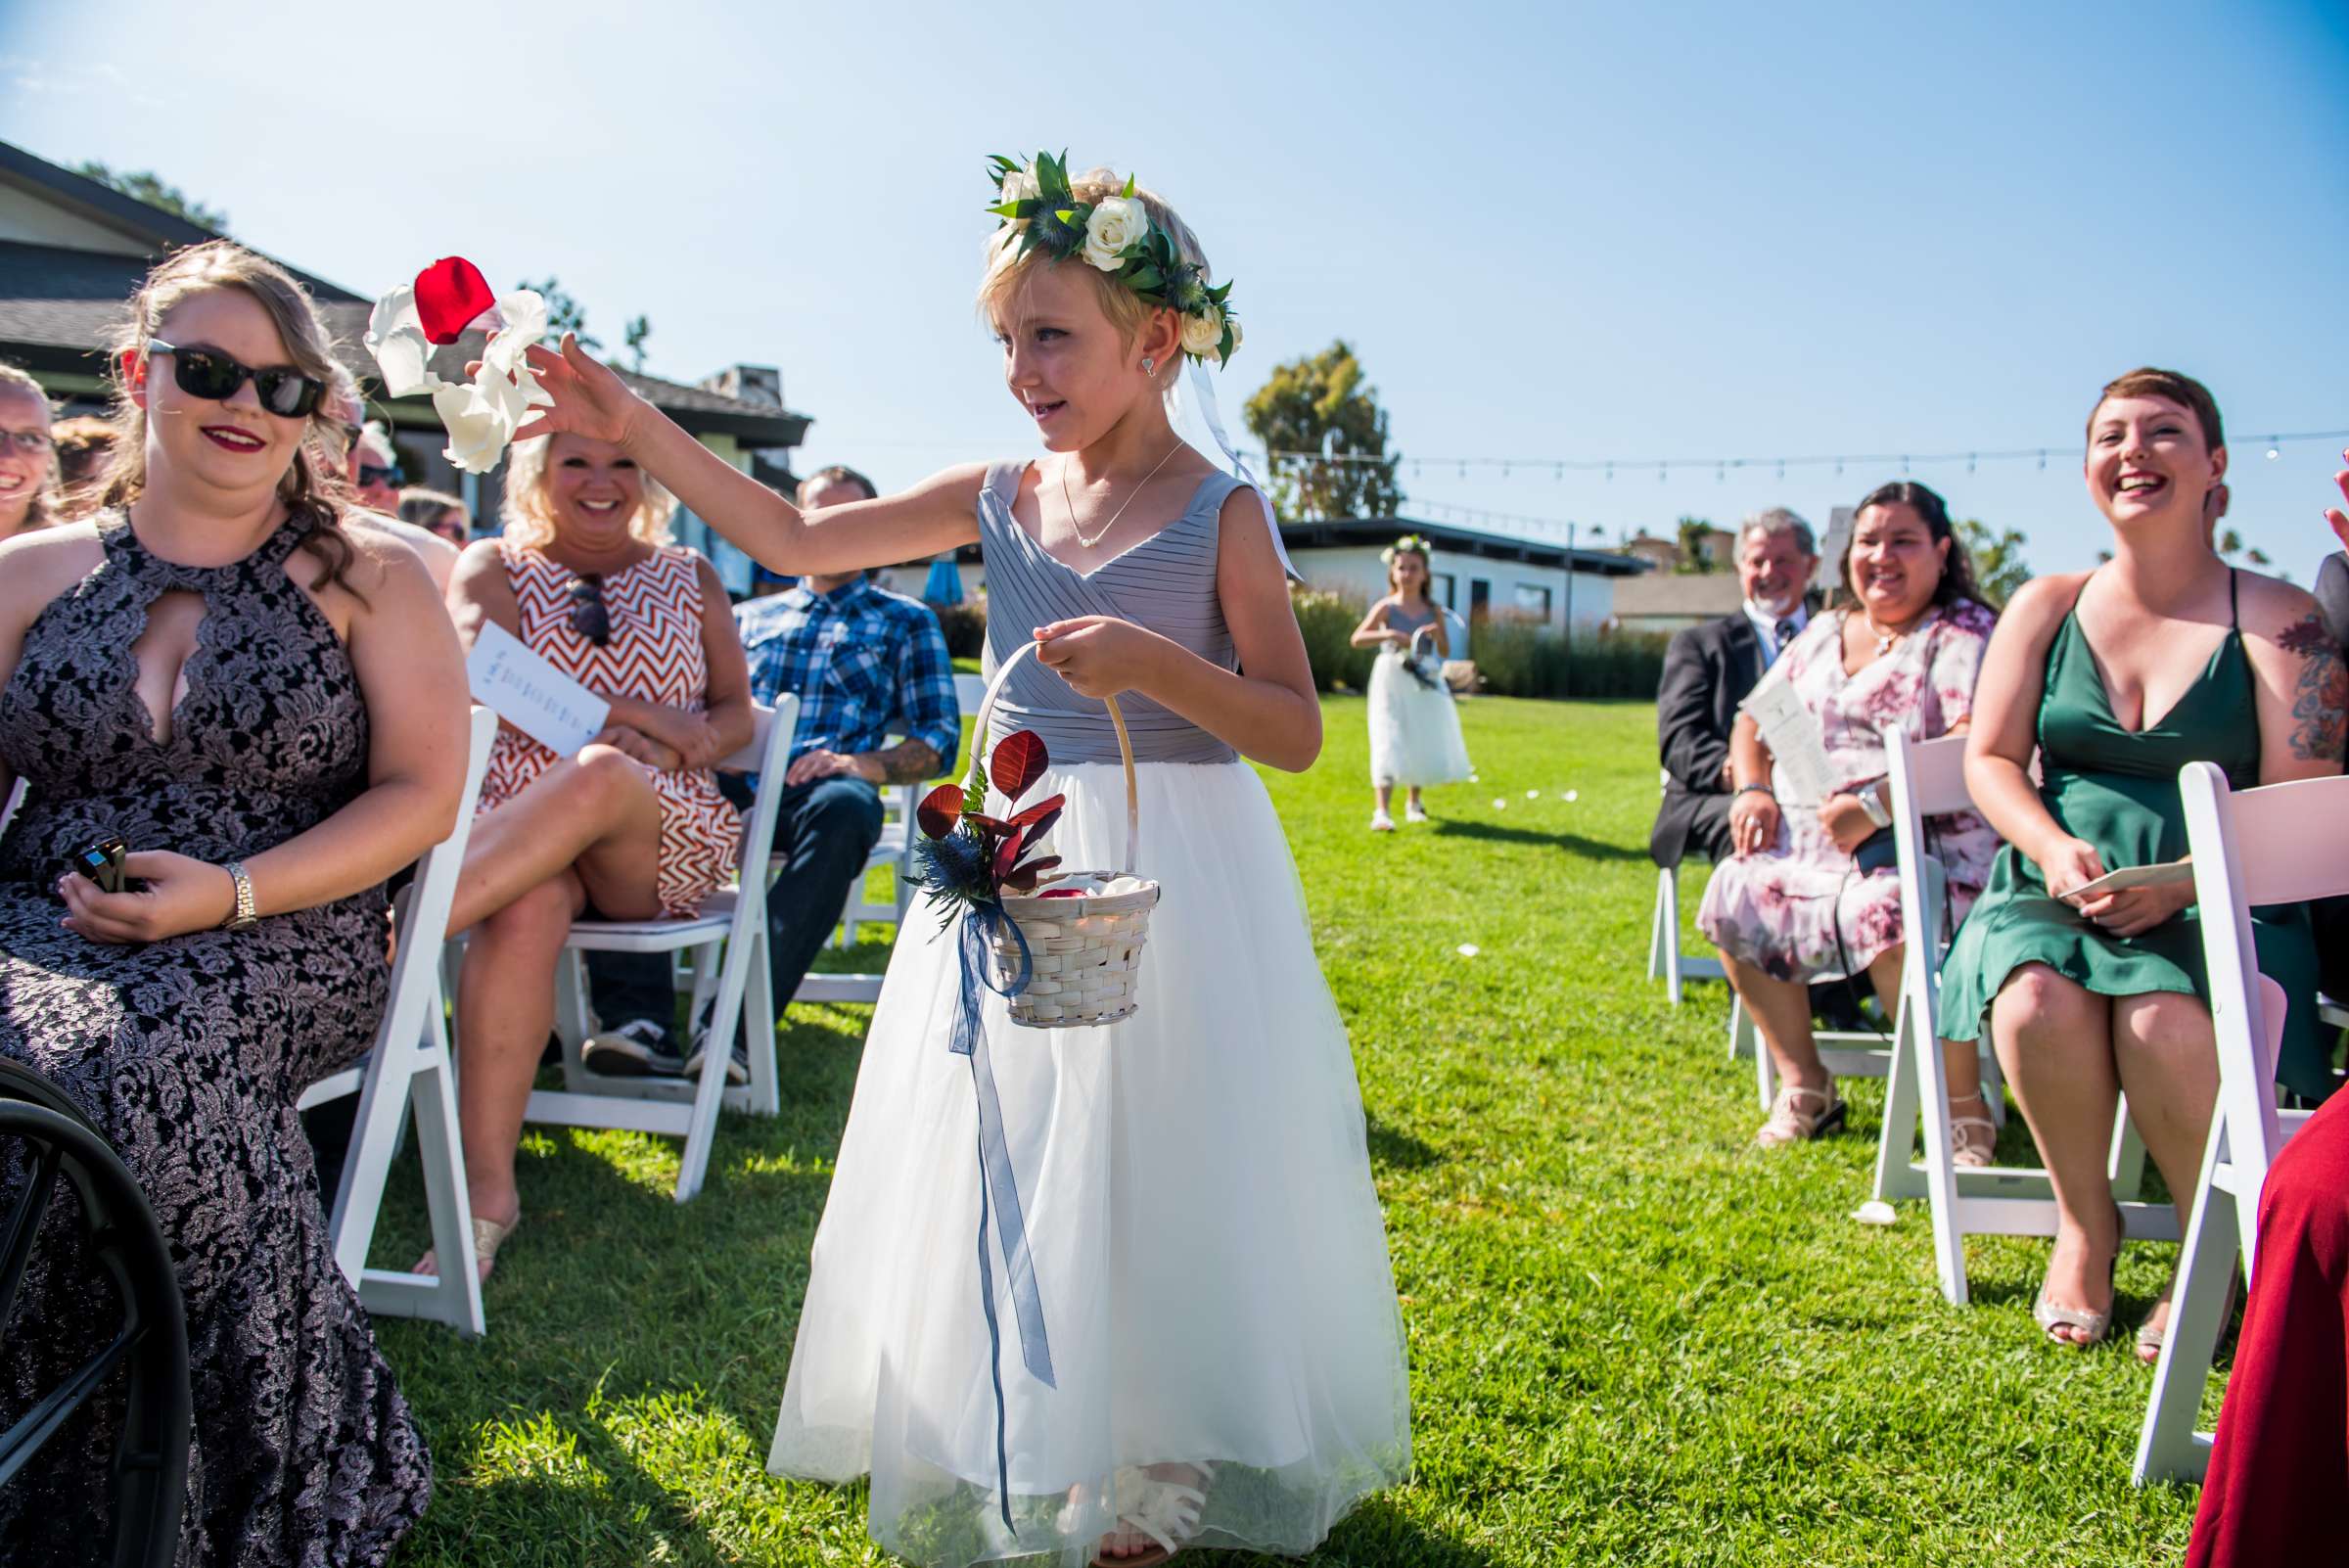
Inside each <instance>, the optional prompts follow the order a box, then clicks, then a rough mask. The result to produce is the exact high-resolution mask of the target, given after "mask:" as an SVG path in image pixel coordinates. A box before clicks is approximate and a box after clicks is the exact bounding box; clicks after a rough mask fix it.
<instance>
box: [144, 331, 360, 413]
mask: <svg viewBox="0 0 2349 1568" xmlns="http://www.w3.org/2000/svg"><path fill="white" fill-rule="evenodd" d="M147 351H148V353H149V354H151V355H153V354H169V355H170V356H171V379H172V380H173V381H175V382H177V383H179V390H180V391H181V392H186V393H187V394H188V395H189V396H190V397H202V398H204V399H206V400H207V402H215V403H225V402H227V401H228V400H229V399H230V398H231V397H234V396H235V395H236V394H237V389H238V388H239V387H242V386H244V385H245V384H246V383H247V382H248V381H250V382H252V383H253V391H254V392H258V393H260V398H261V406H262V407H263V408H265V409H267V410H268V411H269V412H270V413H272V414H275V415H277V416H278V417H279V418H281V419H307V418H309V417H310V415H311V414H313V413H315V412H316V411H317V408H318V403H319V400H320V399H321V398H323V397H324V396H325V395H326V383H325V382H323V381H319V380H318V379H316V378H315V377H312V376H305V375H303V374H302V373H301V372H300V371H299V370H297V369H295V368H294V367H293V366H292V365H276V366H272V367H271V368H269V369H267V370H255V369H253V367H252V366H251V365H248V364H245V363H244V362H242V361H240V360H237V359H232V358H230V357H229V356H228V355H227V354H224V353H222V352H221V351H220V350H219V349H217V348H184V349H183V348H175V347H173V346H171V345H169V344H167V343H165V342H163V341H162V340H161V338H151V339H149V340H148V343H147Z"/></svg>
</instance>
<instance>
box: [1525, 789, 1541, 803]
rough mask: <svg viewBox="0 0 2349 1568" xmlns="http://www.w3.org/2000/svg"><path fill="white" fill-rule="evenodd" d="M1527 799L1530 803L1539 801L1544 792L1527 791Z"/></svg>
mask: <svg viewBox="0 0 2349 1568" xmlns="http://www.w3.org/2000/svg"><path fill="white" fill-rule="evenodd" d="M1525 798H1526V799H1527V800H1529V801H1538V800H1540V799H1542V792H1541V791H1540V790H1527V791H1526V792H1525Z"/></svg>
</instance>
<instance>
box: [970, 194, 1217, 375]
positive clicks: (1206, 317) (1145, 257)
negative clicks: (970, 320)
mask: <svg viewBox="0 0 2349 1568" xmlns="http://www.w3.org/2000/svg"><path fill="white" fill-rule="evenodd" d="M988 164H989V167H988V171H987V172H988V177H989V178H990V179H991V180H993V181H994V182H995V196H996V199H997V200H996V203H995V205H994V206H993V207H990V208H988V210H989V211H990V212H992V213H994V214H995V215H996V216H997V217H999V218H1001V219H1002V220H1003V227H1005V228H1008V229H1010V230H1012V231H1013V232H1014V233H1016V234H1018V235H1019V245H1018V249H1017V250H1015V251H1014V252H1013V253H1012V254H1014V255H1015V256H1021V255H1026V254H1028V253H1029V252H1031V251H1035V250H1041V251H1043V252H1044V253H1045V254H1048V255H1050V256H1051V257H1052V258H1053V259H1054V260H1056V261H1066V260H1070V259H1072V258H1074V257H1079V256H1082V258H1083V259H1084V260H1085V261H1086V262H1088V263H1090V264H1091V265H1093V266H1095V267H1098V268H1099V269H1100V270H1102V271H1103V272H1107V273H1109V274H1111V275H1112V276H1114V277H1116V279H1117V280H1118V281H1119V282H1120V283H1123V284H1124V285H1126V287H1127V288H1128V289H1131V290H1132V291H1133V292H1134V293H1135V294H1136V295H1139V296H1140V297H1141V298H1142V299H1143V300H1147V301H1148V302H1149V303H1151V304H1154V305H1159V306H1162V307H1164V308H1166V309H1169V310H1173V311H1174V312H1175V313H1176V314H1178V315H1180V316H1181V317H1182V351H1183V352H1184V353H1186V354H1188V355H1190V356H1191V357H1192V358H1193V359H1197V360H1202V361H1204V360H1207V359H1211V358H1212V359H1213V360H1215V361H1216V363H1217V364H1218V365H1219V366H1221V365H1228V364H1229V363H1231V353H1232V350H1233V349H1235V348H1237V347H1239V346H1240V323H1239V320H1238V318H1237V317H1235V316H1234V315H1233V314H1232V313H1231V305H1230V303H1229V296H1230V294H1231V285H1230V284H1228V283H1221V284H1217V285H1215V286H1214V287H1212V288H1211V287H1209V285H1208V282H1207V272H1206V269H1205V268H1203V267H1201V266H1200V265H1199V263H1197V262H1196V261H1189V260H1185V259H1184V258H1183V254H1182V252H1181V250H1180V249H1179V248H1178V247H1176V245H1175V244H1174V236H1173V235H1171V234H1169V233H1168V232H1167V231H1166V230H1165V229H1163V228H1161V227H1160V226H1159V225H1158V224H1157V223H1155V222H1153V221H1152V220H1151V217H1150V209H1149V208H1148V207H1146V206H1144V205H1143V203H1142V201H1141V199H1140V198H1138V197H1137V196H1135V195H1134V183H1133V177H1132V176H1131V175H1128V176H1127V179H1126V186H1125V189H1124V190H1123V191H1121V192H1120V193H1119V194H1118V195H1116V196H1109V197H1103V198H1102V199H1101V200H1100V201H1098V202H1089V203H1088V202H1080V201H1079V200H1077V192H1076V188H1075V187H1074V186H1072V185H1071V184H1070V183H1069V155H1068V154H1066V153H1063V154H1061V155H1060V157H1058V158H1054V157H1053V156H1052V155H1051V154H1049V153H1038V154H1036V159H1035V161H1032V162H1028V163H1020V162H1016V161H1013V160H1011V159H1008V158H1005V157H1004V156H1003V155H1002V154H1000V153H997V154H995V155H994V156H993V157H991V158H990V159H989V160H988Z"/></svg>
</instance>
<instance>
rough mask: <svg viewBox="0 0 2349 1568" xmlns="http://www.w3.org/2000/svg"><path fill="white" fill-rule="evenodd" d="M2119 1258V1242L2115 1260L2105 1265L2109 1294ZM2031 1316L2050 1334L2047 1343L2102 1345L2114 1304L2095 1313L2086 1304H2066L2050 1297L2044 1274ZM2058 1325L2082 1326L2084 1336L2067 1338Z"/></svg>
mask: <svg viewBox="0 0 2349 1568" xmlns="http://www.w3.org/2000/svg"><path fill="white" fill-rule="evenodd" d="M2120 1261H2121V1260H2120V1248H2119V1247H2118V1246H2117V1245H2116V1246H2115V1247H2114V1248H2113V1259H2112V1262H2111V1263H2108V1264H2106V1265H2105V1266H2104V1289H2105V1291H2106V1292H2107V1294H2109V1293H2110V1291H2111V1290H2112V1276H2113V1270H2114V1268H2117V1267H2118V1266H2119V1264H2120ZM2031 1317H2032V1320H2033V1321H2035V1322H2037V1323H2038V1324H2039V1327H2040V1332H2042V1333H2044V1334H2046V1335H2047V1336H2048V1343H2050V1345H2061V1346H2062V1347H2063V1348H2064V1349H2066V1350H2086V1349H2088V1348H2089V1347H2090V1346H2091V1345H2100V1344H2102V1343H2103V1341H2104V1335H2105V1333H2106V1332H2107V1331H2108V1330H2110V1329H2111V1327H2112V1309H2111V1308H2109V1307H2107V1308H2105V1309H2104V1310H2103V1311H2102V1312H2100V1313H2092V1312H2090V1311H2089V1310H2088V1309H2087V1308H2085V1307H2067V1306H2065V1305H2064V1304H2063V1303H2062V1302H2059V1301H2053V1300H2050V1298H2049V1296H2048V1282H2047V1280H2046V1279H2045V1278H2044V1277H2043V1278H2042V1279H2041V1280H2040V1282H2039V1296H2038V1299H2036V1300H2035V1301H2033V1302H2032V1303H2031ZM2059 1328H2076V1329H2079V1330H2080V1331H2081V1335H2082V1337H2081V1338H2079V1339H2066V1338H2065V1337H2064V1336H2063V1335H2061V1334H2058V1333H2056V1332H2055V1330H2057V1329H2059Z"/></svg>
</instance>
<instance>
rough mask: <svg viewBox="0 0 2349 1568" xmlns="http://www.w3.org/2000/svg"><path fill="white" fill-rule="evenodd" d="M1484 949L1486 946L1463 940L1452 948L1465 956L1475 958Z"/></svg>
mask: <svg viewBox="0 0 2349 1568" xmlns="http://www.w3.org/2000/svg"><path fill="white" fill-rule="evenodd" d="M1484 950H1485V949H1484V948H1482V947H1480V946H1478V945H1476V944H1475V943H1473V942H1463V943H1461V944H1460V945H1458V946H1457V947H1454V948H1453V949H1452V951H1454V952H1456V953H1458V954H1459V955H1460V956H1461V957H1463V958H1473V957H1475V956H1476V955H1477V954H1478V953H1480V952H1483V951H1484Z"/></svg>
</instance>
